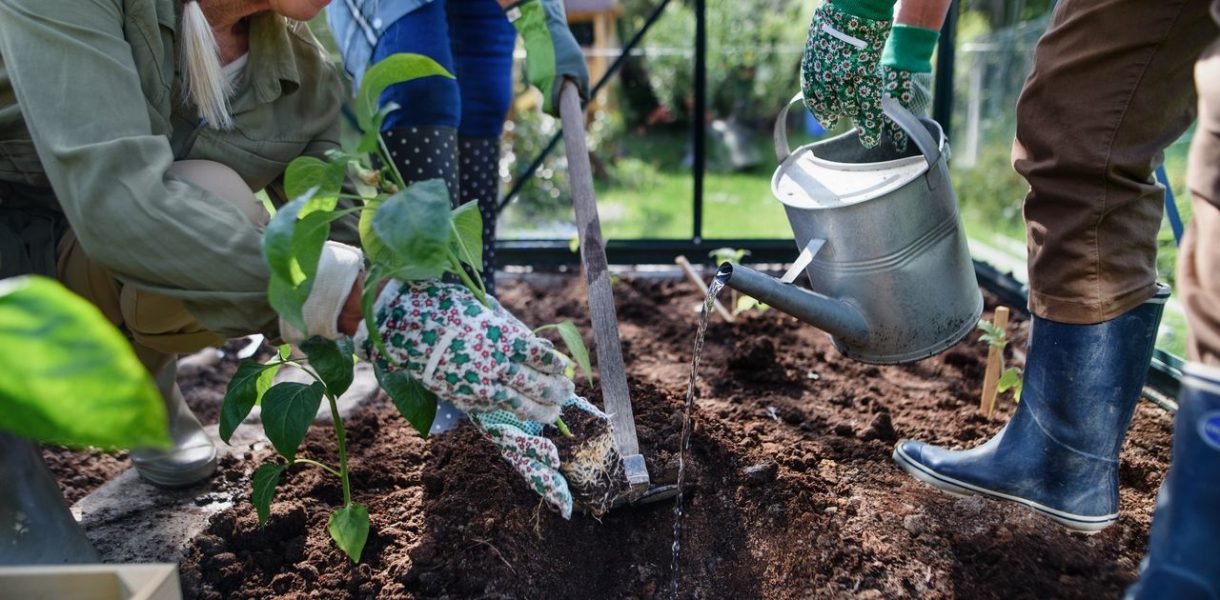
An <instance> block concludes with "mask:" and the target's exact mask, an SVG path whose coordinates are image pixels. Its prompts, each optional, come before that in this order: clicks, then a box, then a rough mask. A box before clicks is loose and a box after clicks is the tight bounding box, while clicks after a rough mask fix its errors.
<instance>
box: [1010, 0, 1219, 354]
mask: <svg viewBox="0 0 1220 600" xmlns="http://www.w3.org/2000/svg"><path fill="white" fill-rule="evenodd" d="M1209 7H1213V8H1220V0H1156V1H1148V0H1062V1H1061V2H1059V4H1058V6H1057V7H1056V9H1055V13H1054V15H1053V17H1052V21H1051V26H1050V28H1049V29H1048V30H1047V32H1046V34H1045V35H1044V36H1043V37H1042V39H1041V40H1040V41H1039V43H1038V47H1037V50H1036V54H1035V62H1034V68H1033V70H1032V71H1031V73H1030V75H1029V78H1028V79H1027V80H1026V82H1025V88H1024V90H1023V91H1022V92H1021V98H1020V100H1019V101H1018V103H1017V137H1016V142H1015V143H1014V145H1013V164H1014V166H1015V167H1016V169H1017V172H1019V173H1020V174H1021V175H1022V176H1023V177H1025V179H1026V180H1027V181H1028V182H1029V185H1030V192H1029V194H1028V196H1026V199H1025V207H1024V211H1025V221H1026V230H1027V239H1028V244H1029V280H1030V281H1029V284H1030V294H1029V304H1030V310H1032V311H1033V312H1034V314H1036V315H1038V316H1040V317H1043V318H1046V319H1050V320H1053V321H1059V322H1064V323H1081V324H1090V323H1099V322H1101V321H1105V320H1109V319H1112V318H1114V317H1117V316H1119V315H1121V314H1123V313H1125V312H1127V311H1128V310H1130V309H1132V308H1134V307H1136V306H1138V305H1139V304H1141V303H1142V302H1144V301H1145V300H1147V299H1149V298H1151V297H1152V295H1153V292H1154V290H1155V284H1156V235H1157V230H1158V229H1159V227H1160V223H1161V217H1162V210H1163V206H1164V190H1163V189H1162V188H1161V186H1160V185H1158V184H1157V183H1156V181H1155V179H1154V177H1153V171H1154V170H1155V168H1156V166H1157V165H1159V164H1160V163H1161V161H1162V159H1163V151H1164V149H1165V148H1166V147H1168V146H1169V144H1171V143H1172V142H1173V141H1175V140H1176V139H1178V138H1179V137H1180V136H1181V135H1182V134H1183V133H1184V132H1185V131H1186V129H1187V128H1188V127H1189V126H1190V123H1191V122H1192V121H1193V119H1194V117H1195V104H1196V94H1195V87H1194V85H1192V74H1195V70H1196V68H1195V64H1196V62H1198V65H1199V66H1198V73H1197V77H1198V81H1199V91H1200V94H1199V96H1198V104H1199V107H1200V108H1199V111H1198V112H1199V116H1200V123H1199V126H1198V132H1197V133H1196V135H1195V139H1194V144H1193V146H1192V148H1191V163H1190V186H1189V187H1190V191H1191V192H1192V194H1193V197H1194V207H1195V219H1194V222H1193V223H1192V225H1191V233H1190V234H1189V235H1188V236H1187V239H1186V240H1184V242H1183V248H1182V256H1181V260H1180V265H1181V267H1180V269H1179V270H1180V276H1179V279H1178V285H1179V288H1180V289H1179V290H1178V292H1179V294H1180V295H1181V297H1182V298H1183V299H1184V300H1185V303H1186V306H1187V310H1188V313H1189V317H1190V325H1191V331H1192V340H1194V343H1192V346H1196V347H1195V348H1193V349H1192V351H1191V352H1192V358H1195V357H1202V358H1203V359H1204V360H1205V361H1210V360H1209V359H1208V358H1207V357H1208V356H1211V357H1216V356H1217V351H1218V350H1220V281H1216V276H1215V271H1216V269H1217V268H1220V244H1216V243H1214V242H1215V241H1216V240H1217V235H1218V234H1220V217H1216V215H1215V213H1216V210H1217V206H1220V204H1217V203H1218V202H1220V195H1218V194H1217V193H1216V192H1217V190H1218V189H1220V167H1218V166H1217V159H1218V158H1220V138H1218V137H1217V132H1218V131H1220V128H1218V127H1220V83H1218V82H1217V79H1220V64H1217V63H1220V61H1215V60H1211V61H1209V60H1207V56H1212V55H1214V54H1215V52H1216V51H1215V49H1214V46H1213V49H1212V50H1209V51H1208V52H1207V54H1206V56H1204V59H1202V60H1200V56H1201V55H1204V51H1205V49H1207V48H1208V46H1209V44H1213V43H1215V42H1216V41H1217V38H1218V35H1220V30H1218V29H1217V25H1216V21H1214V20H1213V18H1212V17H1211V16H1210V15H1209V14H1208V9H1209Z"/></svg>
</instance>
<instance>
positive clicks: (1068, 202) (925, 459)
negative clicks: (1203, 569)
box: [894, 0, 1216, 531]
mask: <svg viewBox="0 0 1220 600" xmlns="http://www.w3.org/2000/svg"><path fill="white" fill-rule="evenodd" d="M1208 3H1209V0H1167V1H1165V2H1155V3H1150V2H1141V1H1138V0H1104V1H1100V2H1098V1H1084V0H1064V1H1063V2H1060V3H1059V5H1058V7H1057V8H1056V12H1055V15H1054V17H1053V20H1052V23H1051V27H1050V29H1049V30H1048V31H1047V33H1046V35H1044V36H1043V38H1042V39H1041V40H1040V41H1039V43H1038V48H1037V51H1036V58H1035V65H1034V69H1033V71H1032V73H1031V74H1030V76H1029V79H1028V80H1027V81H1026V84H1025V89H1024V90H1023V91H1022V93H1021V98H1020V100H1019V102H1018V106H1017V140H1016V143H1015V144H1014V148H1013V159H1014V166H1015V167H1016V169H1017V171H1018V172H1020V173H1021V175H1022V176H1024V177H1025V178H1026V180H1027V181H1028V182H1029V184H1030V188H1031V191H1030V193H1029V195H1028V196H1027V197H1026V200H1025V218H1026V226H1027V238H1028V244H1029V253H1030V259H1029V260H1030V264H1029V272H1030V310H1031V312H1033V314H1034V317H1033V319H1034V322H1033V327H1032V329H1031V332H1030V342H1029V355H1028V356H1029V358H1028V359H1027V364H1026V372H1025V386H1024V390H1023V393H1022V398H1021V402H1020V404H1019V405H1018V407H1017V411H1016V413H1015V414H1014V415H1013V418H1012V420H1011V421H1010V422H1009V424H1008V425H1007V426H1006V427H1005V428H1004V430H1002V431H1001V432H1000V433H999V434H997V435H996V436H995V437H994V438H992V440H990V441H989V442H987V443H986V444H984V445H982V446H980V447H978V448H974V449H972V450H967V451H960V452H954V451H948V450H945V449H942V448H938V447H935V446H931V445H928V444H923V443H920V442H912V441H904V442H902V443H900V444H899V445H898V447H897V448H896V449H895V452H894V458H895V460H896V461H897V462H898V464H899V465H900V466H901V467H903V468H904V469H906V470H907V471H908V472H909V473H911V474H912V475H913V476H915V477H916V478H918V479H920V480H922V481H925V482H927V483H930V484H931V485H934V486H936V487H938V488H940V489H942V490H945V491H949V492H953V493H979V494H984V495H988V496H990V497H993V498H997V499H1002V500H1008V501H1013V502H1017V503H1020V504H1024V505H1027V506H1031V507H1033V508H1035V509H1037V510H1039V511H1040V512H1041V513H1043V514H1045V515H1047V516H1049V517H1051V518H1053V519H1055V520H1056V521H1059V522H1060V523H1062V524H1064V525H1065V526H1067V527H1070V528H1074V529H1081V530H1086V531H1096V530H1098V529H1101V528H1103V527H1106V526H1108V525H1109V524H1111V523H1113V522H1114V521H1115V520H1116V519H1117V513H1118V468H1117V467H1118V454H1119V451H1120V450H1121V448H1122V442H1123V439H1124V437H1125V435H1126V429H1127V426H1128V424H1129V423H1130V418H1131V414H1132V413H1133V411H1134V407H1135V403H1136V402H1137V401H1138V400H1139V394H1140V390H1141V389H1142V387H1143V382H1144V373H1145V372H1146V370H1147V366H1148V361H1149V359H1150V357H1151V353H1152V348H1153V345H1154V343H1155V340H1156V331H1157V324H1158V323H1159V320H1160V313H1161V309H1162V306H1163V303H1164V299H1163V298H1161V297H1158V296H1157V294H1158V292H1157V290H1158V286H1157V283H1156V268H1155V258H1156V232H1157V229H1158V227H1159V224H1160V217H1161V204H1162V202H1163V195H1162V194H1163V190H1162V189H1161V188H1160V187H1159V186H1157V185H1156V183H1155V182H1154V180H1153V178H1152V172H1153V170H1154V168H1155V167H1156V165H1157V164H1158V163H1159V162H1160V160H1161V157H1162V151H1163V150H1164V148H1165V147H1166V146H1167V145H1168V144H1170V143H1171V142H1172V141H1173V140H1175V139H1177V137H1178V136H1180V135H1181V134H1182V132H1183V131H1184V130H1185V129H1186V127H1187V126H1188V125H1189V124H1190V120H1191V113H1192V109H1191V105H1192V103H1193V95H1192V94H1191V86H1190V70H1191V67H1190V65H1191V64H1192V63H1193V61H1194V59H1195V57H1197V56H1198V54H1199V52H1200V51H1201V50H1202V48H1203V47H1204V46H1205V45H1206V44H1207V43H1208V42H1210V41H1211V40H1212V39H1214V37H1215V35H1216V28H1215V25H1214V24H1212V23H1211V21H1210V20H1209V19H1207V7H1208Z"/></svg>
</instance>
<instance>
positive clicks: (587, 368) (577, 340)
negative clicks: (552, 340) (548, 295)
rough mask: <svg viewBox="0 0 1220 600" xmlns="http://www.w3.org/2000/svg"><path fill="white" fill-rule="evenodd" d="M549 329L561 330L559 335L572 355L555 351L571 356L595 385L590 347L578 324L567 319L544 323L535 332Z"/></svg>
mask: <svg viewBox="0 0 1220 600" xmlns="http://www.w3.org/2000/svg"><path fill="white" fill-rule="evenodd" d="M548 329H554V330H556V331H558V332H559V337H560V339H562V340H563V344H564V345H565V346H567V347H568V352H570V353H571V357H569V356H568V355H566V354H562V353H560V352H558V351H556V352H555V353H556V354H559V355H560V356H563V357H564V358H570V360H569V362H575V363H576V365H577V366H579V367H580V368H581V370H582V371H584V373H585V377H587V378H588V379H589V385H593V365H592V363H591V362H590V361H589V347H588V346H586V345H585V339H584V337H583V336H581V335H580V330H579V329H577V328H576V324H575V323H573V322H572V321H569V320H565V321H563V322H560V323H554V324H551V325H543V326H542V327H539V328H537V329H535V330H534V333H540V332H543V331H546V330H548ZM568 376H569V377H571V376H572V374H570V373H569V374H568Z"/></svg>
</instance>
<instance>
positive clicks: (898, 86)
mask: <svg viewBox="0 0 1220 600" xmlns="http://www.w3.org/2000/svg"><path fill="white" fill-rule="evenodd" d="M939 39H940V32H939V31H935V30H932V29H925V28H923V27H915V26H913V25H903V24H897V25H894V27H893V30H892V31H891V32H890V37H889V40H887V41H886V43H885V49H884V50H883V51H882V54H881V67H880V69H879V71H878V78H879V79H880V80H881V86H882V88H881V89H882V91H881V93H882V94H883V95H885V96H888V97H891V98H894V99H896V100H898V103H899V104H901V105H903V106H904V107H906V108H907V109H908V110H910V111H911V112H913V113H915V114H916V115H924V114H926V113H927V109H928V105H929V104H930V103H931V99H932V94H931V91H930V90H931V80H932V52H933V51H935V50H936V42H937V40H939ZM886 121H887V125H888V127H889V129H890V133H891V134H892V135H893V138H894V144H895V145H896V146H898V148H899V149H904V148H905V147H906V143H907V134H906V132H905V131H903V130H902V128H901V127H899V126H898V125H897V124H896V123H894V122H893V121H890V120H889V119H886Z"/></svg>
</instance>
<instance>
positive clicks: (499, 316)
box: [355, 280, 575, 423]
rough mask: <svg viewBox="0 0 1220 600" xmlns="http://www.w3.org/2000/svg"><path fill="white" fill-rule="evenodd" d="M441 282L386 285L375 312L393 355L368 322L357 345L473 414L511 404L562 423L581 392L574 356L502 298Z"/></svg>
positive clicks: (521, 413)
mask: <svg viewBox="0 0 1220 600" xmlns="http://www.w3.org/2000/svg"><path fill="white" fill-rule="evenodd" d="M488 301H489V302H490V304H491V307H490V308H489V307H487V306H484V305H483V304H481V303H480V302H479V301H478V299H477V298H475V297H474V295H473V294H471V293H470V291H469V290H467V289H466V288H465V287H463V286H461V285H456V284H449V283H442V282H440V281H437V280H428V281H398V280H391V281H390V282H389V283H387V284H386V286H385V288H384V289H383V290H382V291H381V294H380V295H379V296H378V297H377V302H376V303H375V305H374V309H373V310H374V317H375V320H376V323H377V330H378V333H379V334H380V336H381V340H382V343H383V345H384V347H385V352H386V354H384V355H383V354H381V352H380V351H379V350H378V348H377V347H376V344H375V343H374V342H373V340H372V339H370V336H369V335H368V332H367V331H366V330H365V327H364V325H363V324H361V326H360V329H359V331H358V332H357V333H356V337H355V344H356V347H357V348H358V349H360V351H361V352H363V354H364V356H365V357H367V358H369V359H370V360H372V361H373V362H375V363H376V364H377V366H378V367H380V368H381V369H382V370H383V371H385V372H387V373H389V372H393V371H398V370H406V371H407V372H408V373H410V374H411V376H412V377H414V378H415V379H417V380H418V381H419V382H420V383H421V384H423V386H424V387H425V388H427V389H428V390H429V391H431V392H432V393H434V394H436V395H437V396H439V397H440V398H441V399H444V400H448V401H450V402H452V403H453V404H454V405H455V406H457V407H458V409H460V410H462V411H463V412H466V413H470V412H474V411H480V412H486V411H492V410H496V409H504V410H507V411H509V412H511V413H512V414H514V415H517V416H518V417H519V418H521V419H533V420H535V421H540V422H543V423H554V422H555V420H556V419H557V418H559V414H560V405H561V403H563V402H564V401H566V400H567V399H568V398H571V397H572V396H573V395H574V394H575V386H574V385H573V384H572V380H570V379H568V378H567V377H565V376H564V368H565V367H566V366H567V365H566V364H565V362H566V361H564V360H563V359H561V358H559V357H558V355H557V354H556V353H555V352H554V351H553V346H552V345H551V342H550V341H549V340H546V339H544V338H541V337H539V336H537V335H534V332H533V331H531V330H530V328H529V327H526V326H525V325H524V324H523V323H521V321H519V320H517V318H516V317H514V316H512V315H511V314H509V313H508V311H506V310H504V308H503V307H502V306H500V304H499V303H498V302H496V300H495V299H494V298H491V297H488Z"/></svg>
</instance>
